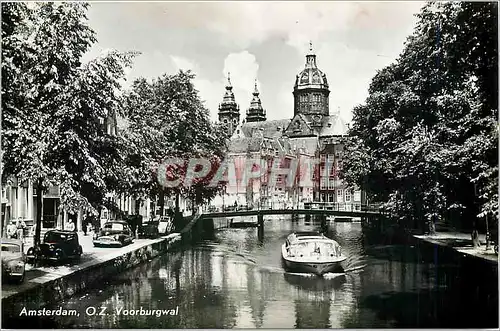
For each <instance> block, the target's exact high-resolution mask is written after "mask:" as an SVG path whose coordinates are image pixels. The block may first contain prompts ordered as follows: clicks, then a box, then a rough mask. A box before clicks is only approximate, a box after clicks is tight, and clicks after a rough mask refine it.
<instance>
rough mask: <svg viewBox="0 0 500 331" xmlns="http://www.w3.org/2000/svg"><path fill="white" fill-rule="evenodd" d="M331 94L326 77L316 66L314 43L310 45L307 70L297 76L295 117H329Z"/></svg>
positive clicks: (294, 91) (294, 89)
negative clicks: (298, 115) (329, 97)
mask: <svg viewBox="0 0 500 331" xmlns="http://www.w3.org/2000/svg"><path fill="white" fill-rule="evenodd" d="M329 94H330V90H329V89H328V81H327V80H326V75H325V74H324V73H323V72H322V71H321V70H319V69H318V67H317V66H316V55H315V54H314V53H313V50H312V43H309V54H307V55H306V65H305V68H304V70H302V71H301V72H300V73H299V74H298V75H297V77H296V79H295V86H294V88H293V97H294V116H295V115H297V114H303V115H306V116H307V117H312V118H319V117H322V116H325V115H326V116H328V115H329V104H328V95H329Z"/></svg>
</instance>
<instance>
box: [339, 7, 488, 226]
mask: <svg viewBox="0 0 500 331" xmlns="http://www.w3.org/2000/svg"><path fill="white" fill-rule="evenodd" d="M417 16H418V19H419V21H418V23H417V26H416V28H415V31H414V33H413V34H412V35H411V36H410V37H409V38H408V40H407V42H406V44H405V48H404V50H403V52H402V53H401V55H400V56H399V58H398V59H397V61H396V62H395V63H393V64H391V65H389V66H388V67H386V68H384V69H382V70H381V71H379V72H378V73H377V74H376V75H375V77H374V78H373V80H372V82H371V85H370V87H369V96H368V98H367V99H366V102H365V103H364V104H363V105H360V106H358V107H356V108H355V109H354V117H353V125H352V127H351V129H350V132H349V138H348V141H347V143H346V149H347V159H348V161H346V162H345V165H344V174H343V176H344V178H345V179H346V180H347V181H348V182H349V183H351V184H352V185H360V186H361V187H362V188H363V189H364V190H366V192H367V193H368V194H369V196H370V198H371V199H372V200H374V201H380V202H384V203H385V207H386V208H388V209H389V210H390V211H392V212H393V214H395V215H397V216H398V218H399V219H400V221H407V222H408V221H411V222H414V223H411V222H410V223H409V225H410V226H417V227H422V226H423V225H424V223H430V224H432V223H434V222H436V221H439V220H443V219H444V220H448V221H451V222H455V223H457V222H458V224H456V225H460V223H459V222H460V221H462V224H461V225H462V226H469V225H470V223H471V221H473V220H474V219H475V218H476V217H483V216H486V215H489V216H490V217H491V216H494V218H496V219H498V192H497V183H498V147H497V145H498V125H497V118H498V99H497V98H498V70H497V61H498V57H497V52H498V47H497V19H498V17H497V16H498V15H497V4H496V3H474V2H446V3H428V4H426V5H425V6H424V8H423V9H422V10H421V12H420V13H419V14H418V15H417ZM406 224H408V223H406Z"/></svg>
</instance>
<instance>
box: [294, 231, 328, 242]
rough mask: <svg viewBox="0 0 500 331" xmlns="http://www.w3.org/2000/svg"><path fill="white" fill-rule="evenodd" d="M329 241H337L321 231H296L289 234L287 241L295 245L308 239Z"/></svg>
mask: <svg viewBox="0 0 500 331" xmlns="http://www.w3.org/2000/svg"><path fill="white" fill-rule="evenodd" d="M311 240H312V241H328V242H335V241H334V240H332V239H330V238H328V237H326V236H324V235H323V234H321V233H319V232H312V231H311V232H295V233H292V234H290V235H289V236H288V238H287V242H288V244H289V245H294V244H298V243H301V242H302V243H303V242H306V241H311Z"/></svg>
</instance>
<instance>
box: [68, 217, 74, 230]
mask: <svg viewBox="0 0 500 331" xmlns="http://www.w3.org/2000/svg"><path fill="white" fill-rule="evenodd" d="M66 230H68V231H75V223H73V220H72V219H69V220H68V224H66Z"/></svg>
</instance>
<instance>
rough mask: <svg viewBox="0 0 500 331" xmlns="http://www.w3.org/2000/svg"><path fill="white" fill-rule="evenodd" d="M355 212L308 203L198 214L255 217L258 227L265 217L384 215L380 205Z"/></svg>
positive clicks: (334, 206)
mask: <svg viewBox="0 0 500 331" xmlns="http://www.w3.org/2000/svg"><path fill="white" fill-rule="evenodd" d="M357 206H358V208H356V209H355V210H346V208H345V206H342V205H339V204H336V205H333V204H332V205H328V204H325V203H310V204H306V205H305V206H304V208H296V209H293V208H248V207H243V208H242V207H240V208H234V209H233V210H220V211H204V212H203V213H201V214H200V217H199V218H200V219H213V218H223V217H238V216H257V220H258V225H259V226H263V224H264V216H266V215H320V216H338V217H362V218H370V217H380V216H384V215H386V214H387V213H385V212H384V211H383V210H381V208H380V205H369V204H366V205H357ZM223 209H224V208H223Z"/></svg>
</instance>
